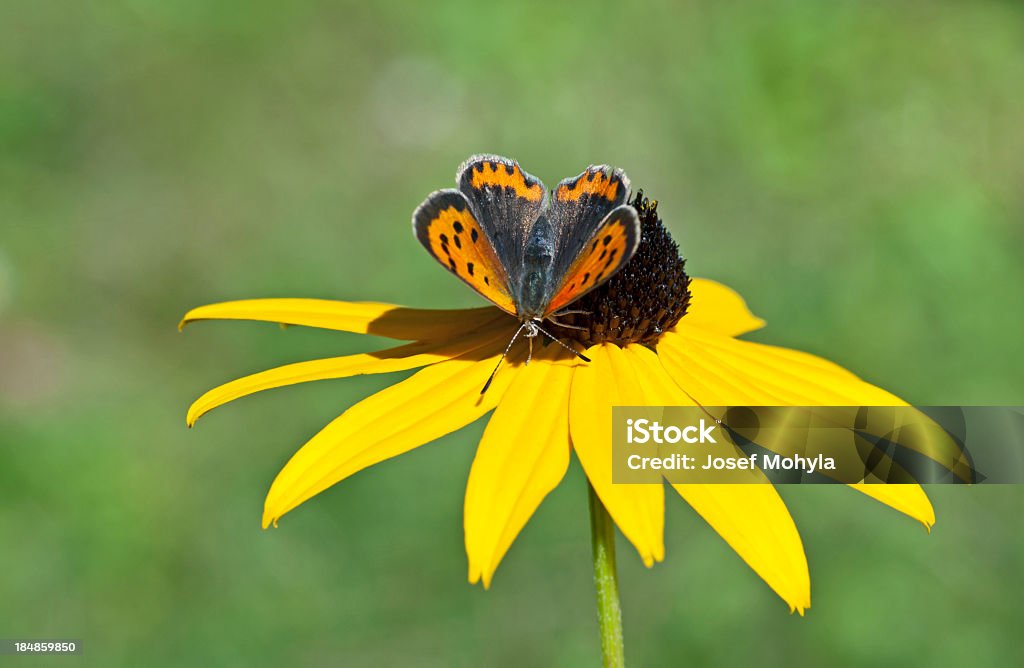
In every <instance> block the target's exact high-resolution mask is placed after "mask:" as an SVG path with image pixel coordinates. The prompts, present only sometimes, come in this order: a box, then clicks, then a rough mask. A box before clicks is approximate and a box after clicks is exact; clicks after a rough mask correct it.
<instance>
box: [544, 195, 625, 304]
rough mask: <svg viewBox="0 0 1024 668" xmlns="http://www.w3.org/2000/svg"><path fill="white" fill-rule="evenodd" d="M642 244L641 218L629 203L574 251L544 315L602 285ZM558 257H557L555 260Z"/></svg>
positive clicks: (607, 219)
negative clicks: (580, 247)
mask: <svg viewBox="0 0 1024 668" xmlns="http://www.w3.org/2000/svg"><path fill="white" fill-rule="evenodd" d="M639 245H640V218H639V216H638V215H637V212H636V209H634V208H633V207H631V206H629V205H628V204H625V205H622V206H619V207H617V208H615V209H613V210H612V211H611V212H610V213H609V214H608V215H607V216H605V217H604V218H603V219H602V220H600V221H599V223H598V225H597V226H596V229H594V230H593V232H592V235H591V237H590V238H589V239H587V240H586V241H585V242H584V245H583V248H582V249H580V250H578V251H575V252H574V253H573V255H572V257H571V260H570V264H569V267H568V268H567V269H566V270H565V272H564V273H563V274H561V277H560V278H558V277H559V274H555V275H554V276H555V277H556V280H558V281H559V282H558V288H557V289H556V290H555V293H554V295H553V296H552V297H551V300H550V301H549V302H548V306H547V308H546V309H545V313H544V316H545V317H547V316H548V315H551V314H552V313H554V312H556V311H558V310H559V309H562V308H564V307H566V306H568V305H569V304H571V303H572V302H574V301H576V300H577V299H579V298H580V297H582V296H583V295H585V294H586V293H588V292H590V291H591V290H593V289H594V288H596V287H597V286H599V285H601V284H602V283H604V282H605V281H607V280H608V279H609V278H611V277H612V276H614V275H615V273H616V272H617V271H618V270H619V269H621V268H622V267H623V266H624V265H625V264H626V263H627V262H629V260H630V259H631V258H632V257H633V253H634V252H636V249H637V246H639ZM557 259H558V257H557V256H556V261H557Z"/></svg>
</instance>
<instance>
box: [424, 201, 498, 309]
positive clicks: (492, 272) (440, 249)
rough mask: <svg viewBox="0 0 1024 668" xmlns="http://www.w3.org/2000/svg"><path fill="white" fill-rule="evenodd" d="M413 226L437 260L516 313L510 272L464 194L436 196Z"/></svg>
mask: <svg viewBox="0 0 1024 668" xmlns="http://www.w3.org/2000/svg"><path fill="white" fill-rule="evenodd" d="M412 224H413V229H414V231H415V233H416V238H417V239H419V241H420V243H421V244H423V247H424V248H426V249H427V251H429V252H430V254H431V255H433V256H434V259H436V260H437V261H438V262H440V263H441V264H442V265H444V266H445V267H446V268H447V269H448V270H449V271H450V272H452V273H453V274H455V275H456V276H458V277H459V278H461V279H462V280H463V281H465V282H466V283H467V284H468V285H469V287H471V288H473V289H474V290H476V291H477V292H479V293H480V294H481V295H482V296H483V297H484V298H486V299H488V300H490V301H491V302H493V303H494V304H495V305H496V306H498V307H499V308H501V309H503V310H505V311H508V312H509V313H512V314H514V313H515V312H516V305H515V299H514V298H513V296H512V291H511V289H510V288H509V275H508V271H507V270H506V267H505V265H504V264H503V263H502V260H501V258H500V257H499V254H498V252H497V250H496V249H495V246H494V244H493V241H492V239H491V237H490V235H489V234H488V233H487V231H486V230H485V229H484V228H483V227H482V226H481V225H480V223H479V221H478V218H477V216H475V215H474V213H473V210H472V208H471V207H470V203H469V201H468V200H467V199H466V197H465V196H464V195H463V194H462V193H461V192H459V191H458V190H438V191H437V192H434V193H432V194H431V195H430V196H429V197H427V199H426V200H425V201H424V202H423V204H421V205H420V206H419V208H417V209H416V212H415V213H414V214H413V217H412Z"/></svg>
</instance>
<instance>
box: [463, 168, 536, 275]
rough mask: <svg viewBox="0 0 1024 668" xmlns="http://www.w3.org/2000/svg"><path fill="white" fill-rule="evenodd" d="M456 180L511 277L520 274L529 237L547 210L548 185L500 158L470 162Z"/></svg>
mask: <svg viewBox="0 0 1024 668" xmlns="http://www.w3.org/2000/svg"><path fill="white" fill-rule="evenodd" d="M455 179H456V182H457V183H458V184H459V190H460V191H462V194H463V195H465V196H466V199H468V200H469V202H470V205H471V206H472V209H473V211H474V213H475V214H476V216H477V219H478V220H479V221H480V224H481V226H482V227H483V228H484V230H485V231H486V232H487V234H488V236H489V237H490V239H491V241H492V242H493V244H494V250H495V252H496V253H497V254H498V257H499V258H500V259H501V261H502V263H503V264H504V266H505V267H506V268H508V270H509V273H512V272H514V271H516V270H517V269H518V268H519V267H520V266H521V265H522V259H523V249H524V247H525V245H526V238H527V234H528V233H529V231H530V228H531V226H532V225H533V223H534V221H536V220H537V217H538V216H539V215H540V213H541V211H543V209H544V206H545V195H546V191H545V188H544V184H543V183H541V182H540V180H539V179H537V178H534V177H533V176H531V175H530V174H528V173H526V172H525V171H523V169H522V168H521V167H520V166H519V163H517V162H516V161H515V160H510V159H509V158H503V157H500V156H497V155H475V156H473V157H471V158H469V159H468V160H466V162H464V163H462V166H460V167H459V171H458V173H457V174H456V177H455Z"/></svg>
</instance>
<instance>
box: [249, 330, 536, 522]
mask: <svg viewBox="0 0 1024 668" xmlns="http://www.w3.org/2000/svg"><path fill="white" fill-rule="evenodd" d="M500 350H501V346H500V345H496V346H493V347H492V348H491V350H490V351H489V352H490V355H489V356H482V355H480V354H479V352H478V351H474V352H473V353H470V354H469V355H466V356H463V357H460V358H457V359H453V360H448V361H446V362H439V363H437V364H434V365H433V366H428V367H426V368H425V369H421V370H420V371H418V372H416V373H415V374H414V375H412V376H411V377H409V378H407V379H406V380H404V381H402V382H401V383H397V384H395V385H392V386H391V387H389V388H387V389H384V390H381V391H380V392H378V393H377V394H374V395H372V396H370V397H367V398H366V399H364V400H362V401H361V402H359V403H358V404H356V405H355V406H352V407H351V408H349V409H348V410H347V411H345V412H344V413H342V414H341V415H340V416H339V417H337V418H335V419H334V421H332V422H331V423H330V424H328V425H327V426H326V427H324V428H323V429H322V430H321V431H320V432H319V433H318V434H317V435H316V436H314V437H313V438H312V439H310V440H309V441H308V442H307V443H306V444H305V445H303V446H302V448H300V449H299V451H298V452H296V453H295V455H293V456H292V458H291V459H290V460H289V461H288V463H287V464H285V467H284V468H283V469H282V470H281V472H280V473H278V474H277V478H276V479H275V480H274V483H273V484H272V485H271V487H270V492H269V493H268V494H267V500H266V502H265V504H264V509H263V526H264V527H266V526H268V525H269V524H271V523H276V522H277V520H278V518H280V517H281V516H282V515H284V514H285V513H287V512H288V511H289V510H291V509H292V508H295V507H296V506H298V505H299V504H300V503H302V502H303V501H305V500H307V499H309V498H310V497H312V496H314V495H316V494H319V493H320V492H322V491H323V490H325V489H327V488H328V487H330V486H331V485H333V484H334V483H336V482H338V481H340V480H343V479H345V478H347V477H348V476H350V475H352V474H353V473H356V472H358V471H361V470H363V469H365V468H367V467H368V466H372V465H373V464H376V463H378V462H381V461H383V460H385V459H389V458H391V457H395V456H397V455H400V454H402V453H403V452H407V451H409V450H412V449H413V448H416V447H418V446H420V445H423V444H424V443H428V442H430V441H432V440H434V439H436V438H439V437H441V436H444V435H445V434H448V433H451V432H453V431H455V430H456V429H460V428H462V427H464V426H465V425H467V424H469V423H470V422H472V421H474V420H476V419H477V418H479V417H480V416H482V415H483V414H485V413H486V412H488V411H489V410H491V409H492V408H494V406H495V405H497V403H498V401H499V400H500V399H501V397H502V394H504V392H505V389H506V387H507V386H508V384H509V383H510V382H511V381H512V378H513V377H514V376H515V375H516V373H517V372H518V367H517V366H515V364H513V363H509V364H507V365H503V366H502V369H501V370H500V371H499V372H498V374H497V376H495V379H494V382H493V383H492V384H491V387H490V389H489V390H488V391H487V393H486V394H485V395H482V396H481V394H480V389H481V388H482V387H483V385H484V382H485V381H486V380H487V377H488V376H489V375H490V374H491V371H492V370H493V369H494V365H495V363H496V362H497V361H498V355H499V354H500Z"/></svg>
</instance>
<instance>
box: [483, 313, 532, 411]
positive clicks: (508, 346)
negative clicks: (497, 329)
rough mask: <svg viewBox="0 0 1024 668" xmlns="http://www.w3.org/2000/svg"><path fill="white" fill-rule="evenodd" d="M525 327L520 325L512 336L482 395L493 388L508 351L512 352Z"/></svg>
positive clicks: (485, 384) (524, 324)
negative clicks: (492, 382)
mask: <svg viewBox="0 0 1024 668" xmlns="http://www.w3.org/2000/svg"><path fill="white" fill-rule="evenodd" d="M524 327H526V323H523V324H522V325H519V329H517V330H516V333H515V334H513V335H512V339H511V340H510V341H509V342H508V345H507V346H505V352H503V353H502V354H501V357H499V358H498V363H497V364H495V365H494V371H492V372H491V375H490V377H488V378H487V382H486V383H484V389H482V390H480V394H481V395H483V394H486V393H487V388H489V387H490V386H491V381H493V380H494V375H495V374H496V373H498V368H499V367H501V362H502V360H504V359H505V356H506V355H508V351H510V350H512V344H513V343H515V342H516V339H518V338H519V333H520V332H522V331H523V328H524Z"/></svg>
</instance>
